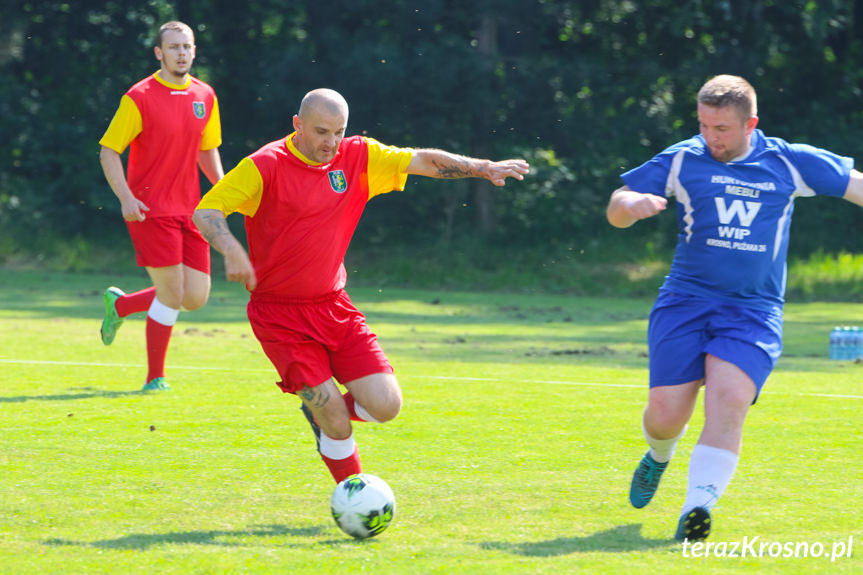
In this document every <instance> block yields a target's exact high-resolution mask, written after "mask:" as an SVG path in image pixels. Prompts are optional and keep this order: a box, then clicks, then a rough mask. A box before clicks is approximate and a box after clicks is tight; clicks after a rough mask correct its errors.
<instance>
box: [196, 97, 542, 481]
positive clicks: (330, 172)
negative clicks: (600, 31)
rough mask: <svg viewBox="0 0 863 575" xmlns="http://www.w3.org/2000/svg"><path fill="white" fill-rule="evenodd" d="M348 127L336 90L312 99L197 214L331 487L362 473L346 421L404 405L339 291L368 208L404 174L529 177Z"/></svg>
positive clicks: (520, 165) (390, 413)
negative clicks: (242, 290)
mask: <svg viewBox="0 0 863 575" xmlns="http://www.w3.org/2000/svg"><path fill="white" fill-rule="evenodd" d="M347 121H348V104H347V102H346V101H345V100H344V98H343V97H342V96H341V95H340V94H339V93H337V92H335V91H333V90H328V89H318V90H313V91H311V92H309V93H308V94H306V96H305V97H304V98H303V100H302V102H301V104H300V109H299V112H298V113H297V115H295V116H294V120H293V126H294V132H293V133H292V134H290V135H289V136H287V137H286V138H284V139H281V140H278V141H275V142H272V143H270V144H267V145H266V146H264V147H263V148H261V149H259V150H258V151H256V152H255V153H253V154H252V155H250V156H249V157H247V158H245V159H243V160H242V161H241V162H240V163H239V164H238V165H237V167H236V168H234V169H233V170H231V171H230V172H228V174H226V175H225V177H224V179H223V180H222V181H220V182H219V183H218V184H216V185H215V186H214V187H213V189H212V190H210V192H208V193H207V194H206V195H205V196H204V198H203V199H202V200H201V203H200V204H198V209H197V210H196V211H195V215H194V217H193V219H194V222H195V224H197V226H198V227H199V228H200V230H201V232H202V233H203V234H204V237H205V238H206V239H207V240H208V241H209V242H210V244H211V245H212V246H213V248H215V249H216V250H217V251H218V252H219V253H221V254H222V255H224V256H225V268H226V274H227V277H228V279H229V280H231V281H237V282H243V283H245V284H246V287H247V288H248V290H249V291H250V293H251V296H250V300H249V305H248V316H249V322H250V323H251V325H252V329H253V330H254V332H255V335H256V336H257V338H258V340H259V341H260V343H261V346H262V347H263V349H264V352H265V353H266V354H267V356H268V357H269V359H270V361H271V362H272V363H273V366H274V367H275V368H276V371H277V372H278V374H279V376H280V377H281V381H279V383H278V385H279V387H281V389H282V390H283V391H284V392H286V393H292V394H296V395H298V396H299V397H300V399H301V400H302V404H301V409H302V410H303V413H304V414H305V416H306V418H307V419H308V420H309V423H310V424H311V426H312V430H313V431H314V433H315V436H316V439H317V442H318V451H319V453H320V455H321V458H322V459H323V461H324V463H325V464H326V465H327V468H328V469H329V471H330V473H331V475H332V477H333V479H334V480H335V481H336V482H337V483H338V482H340V481H341V480H343V479H344V478H346V477H348V476H350V475H352V474H355V473H360V472H361V471H362V468H361V464H360V457H359V454H358V451H357V447H356V443H355V441H354V435H353V427H352V424H351V422H352V421H370V422H376V423H382V422H385V421H389V420H391V419H393V418H394V417H396V415H398V413H399V411H400V409H401V405H402V393H401V389H400V387H399V384H398V381H397V380H396V378H395V376H394V374H393V368H392V366H391V365H390V363H389V361H388V360H387V357H386V355H385V354H384V351H383V349H382V348H381V346H380V344H379V343H378V340H377V337H376V336H375V334H374V333H372V332H371V330H370V329H369V327H368V326H367V325H366V322H365V317H364V316H363V315H362V314H361V313H360V311H359V310H357V308H356V307H354V305H353V303H352V302H351V300H350V298H349V297H348V294H347V293H346V292H345V290H344V287H345V282H346V273H345V266H344V256H345V252H346V251H347V249H348V245H349V244H350V240H351V237H352V236H353V233H354V230H355V229H356V226H357V224H358V222H359V219H360V216H361V215H362V212H363V209H364V208H365V205H366V203H367V202H368V201H369V200H370V199H371V198H373V197H374V196H377V195H380V194H385V193H387V192H390V191H393V190H399V191H400V190H403V189H404V186H405V183H406V181H407V176H408V175H419V176H428V177H433V178H471V177H475V178H485V179H488V180H490V181H491V182H492V183H493V184H495V185H496V186H503V185H504V183H505V181H506V179H507V178H516V179H518V180H522V179H523V178H524V174H527V173H528V168H529V167H528V164H527V162H525V161H524V160H518V159H514V160H504V161H499V162H493V161H490V160H480V159H476V158H468V157H465V156H459V155H456V154H451V153H448V152H444V151H441V150H431V149H409V148H396V147H392V146H386V145H384V144H381V143H380V142H378V141H376V140H374V139H372V138H367V137H364V136H351V137H345V129H346V127H347ZM233 212H240V213H242V214H244V215H245V216H246V219H245V222H246V236H247V240H248V245H249V253H248V254H247V253H246V251H245V249H244V248H243V246H242V244H241V243H240V242H239V241H238V240H237V239H236V238H235V237H234V236H233V234H231V232H230V230H229V228H228V226H227V222H226V219H225V218H226V216H227V215H229V214H231V213H233ZM336 382H338V383H340V384H341V385H343V386H344V388H345V389H346V392H345V393H344V394H343V393H342V392H341V391H340V389H339V388H338V386H337V384H336Z"/></svg>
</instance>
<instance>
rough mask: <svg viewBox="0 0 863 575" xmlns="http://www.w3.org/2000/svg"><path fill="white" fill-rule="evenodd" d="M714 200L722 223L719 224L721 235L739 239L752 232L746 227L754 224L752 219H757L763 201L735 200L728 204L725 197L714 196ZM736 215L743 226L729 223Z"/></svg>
mask: <svg viewBox="0 0 863 575" xmlns="http://www.w3.org/2000/svg"><path fill="white" fill-rule="evenodd" d="M714 200H715V201H716V211H717V214H718V216H719V223H721V224H722V225H721V226H719V236H720V237H723V238H734V239H738V240H740V239H743V238H745V237H746V236H748V235H749V233H750V232H749V230H748V229H746V228H748V227H749V226H751V225H752V220H754V219H755V216H756V214H758V210H760V209H761V202H749V201H747V202H744V201H743V200H734V201H733V202H731V205H726V204H725V198H714ZM735 217H736V218H737V220H738V221H739V222H740V225H741V226H742V227H740V228H738V227H735V226H732V225H729V224H731V222H732V221H734V218H735Z"/></svg>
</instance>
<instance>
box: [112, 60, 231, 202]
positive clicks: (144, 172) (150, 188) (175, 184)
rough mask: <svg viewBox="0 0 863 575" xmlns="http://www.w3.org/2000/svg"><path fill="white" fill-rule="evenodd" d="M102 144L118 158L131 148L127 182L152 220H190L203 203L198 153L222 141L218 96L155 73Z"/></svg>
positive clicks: (192, 82) (136, 90) (129, 97)
mask: <svg viewBox="0 0 863 575" xmlns="http://www.w3.org/2000/svg"><path fill="white" fill-rule="evenodd" d="M99 143H100V144H101V145H103V146H105V147H107V148H110V149H112V150H114V151H115V152H117V153H118V154H122V153H123V152H124V151H125V149H126V147H127V146H129V144H131V148H130V150H129V161H128V167H127V174H126V179H127V181H128V183H129V188H130V189H131V190H132V193H133V194H135V197H136V198H138V199H139V200H141V201H142V202H144V203H145V204H146V205H147V207H148V208H150V211H149V212H147V216H148V217H158V216H188V215H190V214H191V213H192V212H193V211H194V209H195V206H196V205H197V203H198V201H199V200H200V199H201V188H200V183H199V175H198V152H199V151H200V150H209V149H213V148H217V147H218V146H219V145H220V144H221V143H222V136H221V128H220V125H219V110H218V102H217V100H216V93H215V92H214V91H213V89H212V88H211V87H210V86H209V85H207V84H205V83H204V82H201V81H200V80H198V79H197V78H193V77H191V76H190V77H189V81H188V82H187V83H186V84H185V85H182V86H180V85H176V84H170V83H168V82H165V81H164V80H162V79H161V78H160V77H159V75H158V73H156V74H153V75H152V76H150V77H148V78H145V79H144V80H141V81H140V82H138V83H137V84H135V85H134V86H132V87H131V88H129V90H128V91H127V92H126V94H125V95H124V96H123V99H122V100H121V102H120V108H119V109H118V110H117V113H116V114H115V115H114V118H113V119H112V120H111V125H110V126H109V127H108V130H107V131H106V132H105V135H104V136H103V137H102V140H101V141H100V142H99Z"/></svg>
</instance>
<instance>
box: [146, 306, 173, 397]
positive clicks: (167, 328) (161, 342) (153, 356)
mask: <svg viewBox="0 0 863 575" xmlns="http://www.w3.org/2000/svg"><path fill="white" fill-rule="evenodd" d="M173 327H174V326H172V325H163V324H161V323H159V322H157V321H156V320H154V319H153V318H151V317H150V316H147V329H146V332H147V381H148V382H149V381H152V380H153V378H156V377H165V357H167V355H168V342H170V341H171V330H172V329H173Z"/></svg>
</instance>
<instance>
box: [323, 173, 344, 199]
mask: <svg viewBox="0 0 863 575" xmlns="http://www.w3.org/2000/svg"><path fill="white" fill-rule="evenodd" d="M327 176H329V178H330V187H331V188H332V189H333V191H334V192H335V193H337V194H343V193H344V192H345V190H347V189H348V180H347V178H345V173H344V172H343V171H342V170H333V171H332V172H327Z"/></svg>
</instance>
